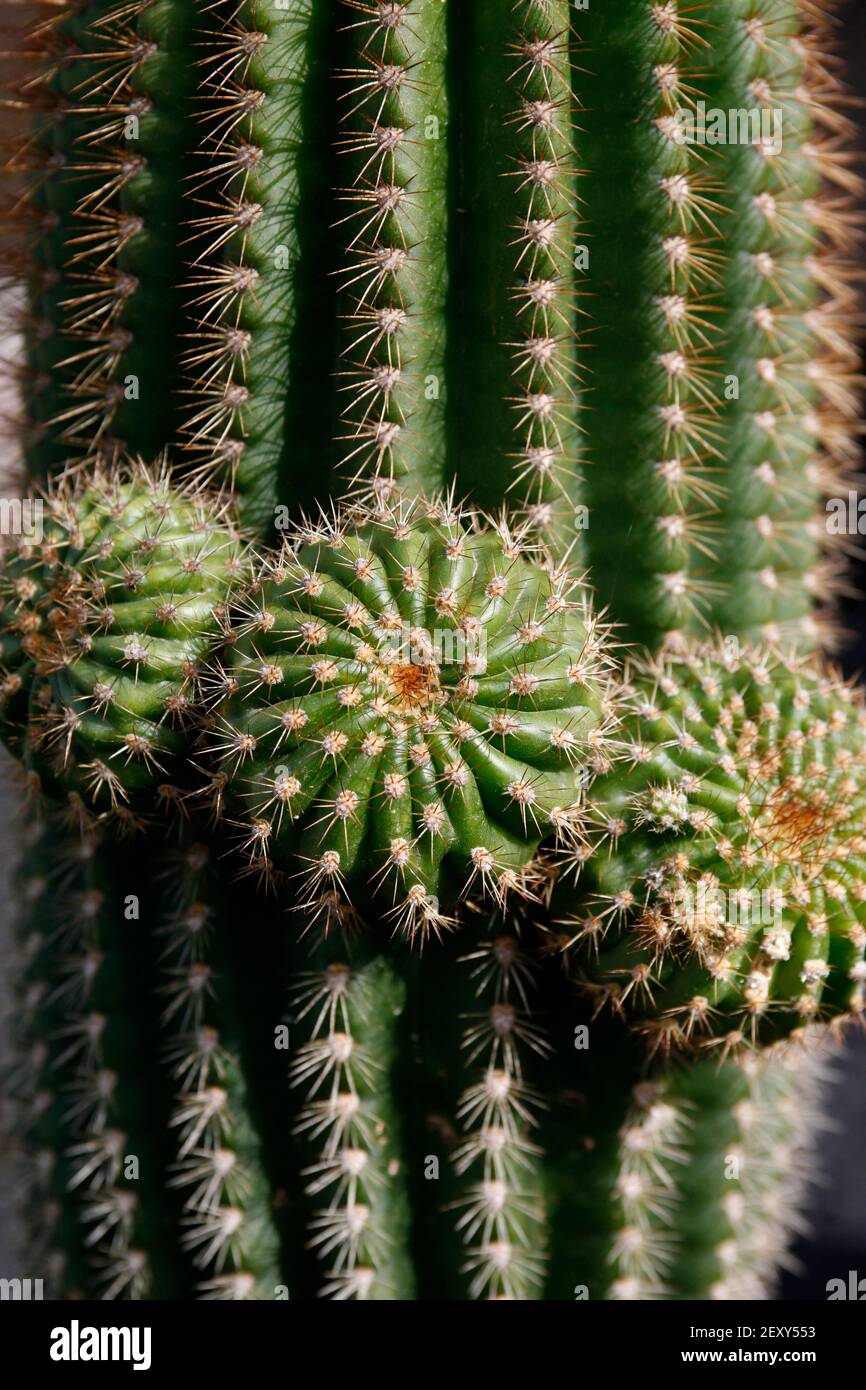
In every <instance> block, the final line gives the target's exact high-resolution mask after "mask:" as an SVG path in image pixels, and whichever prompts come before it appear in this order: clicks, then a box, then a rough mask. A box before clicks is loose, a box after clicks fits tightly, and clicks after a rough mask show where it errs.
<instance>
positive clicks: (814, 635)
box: [706, 0, 863, 649]
mask: <svg viewBox="0 0 866 1390" xmlns="http://www.w3.org/2000/svg"><path fill="white" fill-rule="evenodd" d="M711 8H712V12H711V13H709V14H708V20H710V21H711V22H713V23H714V24H715V26H716V28H715V30H714V35H713V47H714V62H713V67H714V72H713V84H712V106H713V107H714V108H716V109H719V108H721V109H722V110H723V111H725V112H727V111H729V110H733V111H737V112H738V111H743V112H745V114H746V115H747V117H748V119H749V122H750V137H749V138H750V143H746V144H743V145H741V146H739V147H736V148H734V149H733V150H730V151H727V152H726V158H725V159H724V161H720V162H714V165H713V167H714V169H715V173H716V177H717V178H718V180H719V182H720V193H719V199H720V201H721V202H722V203H723V204H724V206H725V210H726V211H725V216H724V218H723V220H722V222H721V223H720V228H721V231H722V233H723V236H724V248H725V262H726V264H725V269H724V275H723V278H722V281H721V286H720V288H721V296H720V300H719V303H718V308H719V309H720V310H721V314H720V317H719V320H718V322H719V327H720V330H721V334H720V341H719V343H718V348H717V350H718V351H719V358H720V360H719V370H720V371H721V372H722V373H723V374H724V381H725V401H724V403H723V404H722V406H721V408H720V417H719V425H720V435H719V440H718V445H719V453H720V462H719V468H718V475H717V476H718V481H719V483H720V484H721V485H722V487H723V492H722V494H721V495H720V498H719V537H718V543H717V545H716V547H715V552H714V557H713V560H712V562H711V564H710V565H709V567H708V575H709V578H710V579H711V580H712V581H714V582H716V583H717V584H718V583H719V581H724V582H723V583H721V585H720V587H719V589H718V595H717V596H716V595H715V594H714V595H713V597H712V600H711V602H710V603H709V605H708V608H707V612H706V618H707V621H708V622H710V623H711V624H713V625H715V626H718V627H719V628H720V629H721V631H723V632H733V631H737V632H740V633H742V634H743V635H744V636H746V637H749V638H751V639H752V640H755V641H769V642H776V643H781V644H783V645H785V646H789V645H792V644H793V645H796V646H797V647H799V648H801V649H802V648H804V647H805V648H806V649H808V648H810V647H813V646H815V645H816V643H818V642H819V639H821V638H822V637H824V636H826V637H830V638H832V636H833V631H834V629H833V625H832V621H831V617H830V610H831V607H832V600H833V597H834V595H835V594H836V593H838V591H839V584H840V582H841V581H840V558H841V557H840V556H839V555H838V553H837V554H833V553H832V543H831V541H830V540H829V538H828V526H827V521H828V518H827V514H826V512H825V511H824V509H823V499H824V497H825V496H826V495H830V496H833V495H834V494H840V493H842V492H844V491H845V490H846V489H847V486H848V478H849V475H850V472H851V470H852V468H856V466H857V459H858V452H857V446H856V439H855V434H856V416H857V414H858V409H859V402H858V400H857V394H856V388H857V382H858V376H857V372H858V366H857V352H856V347H855V346H854V342H853V314H854V311H855V295H854V289H853V284H852V264H851V260H850V257H851V254H852V252H853V251H855V250H856V248H857V247H858V245H859V244H860V240H861V235H860V228H859V225H858V219H857V217H856V216H855V215H854V200H855V198H856V197H857V195H858V194H861V193H862V188H863V184H862V180H861V179H860V177H859V175H858V174H857V172H856V169H855V168H854V161H853V158H852V156H851V155H850V154H849V152H848V149H847V140H848V139H849V138H850V134H851V124H850V120H849V118H848V117H847V116H846V114H845V105H846V98H845V95H844V89H843V87H842V84H841V82H840V80H839V78H838V75H837V72H836V68H835V66H834V64H833V62H832V60H830V61H829V62H828V60H827V58H826V56H825V44H826V38H827V32H828V20H827V16H826V15H824V14H820V13H816V12H813V11H811V10H809V9H808V8H807V7H804V6H803V5H801V4H796V3H790V2H789V0H764V3H762V4H759V5H754V4H751V3H749V4H746V3H736V4H730V5H728V4H725V5H722V6H713V7H711ZM752 113H754V116H753V114H752ZM758 120H759V121H760V130H759V131H756V130H755V125H756V122H757V121H758ZM734 392H735V393H736V394H735V395H733V397H732V398H730V397H731V396H732V393H734ZM825 552H827V553H825Z"/></svg>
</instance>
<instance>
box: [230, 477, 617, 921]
mask: <svg viewBox="0 0 866 1390" xmlns="http://www.w3.org/2000/svg"><path fill="white" fill-rule="evenodd" d="M533 558H534V557H533V553H532V549H531V547H529V548H528V547H527V545H526V544H525V542H524V541H523V540H522V538H521V536H520V535H519V534H518V535H513V534H511V533H509V532H508V530H507V529H504V528H501V527H500V528H488V529H486V530H485V529H482V528H480V527H479V525H478V523H477V519H474V518H472V517H471V516H470V517H467V518H461V516H460V514H459V512H457V511H456V510H455V509H453V508H452V507H451V506H450V505H448V504H442V505H431V504H419V503H414V502H406V503H404V502H402V501H398V502H397V503H396V504H395V503H392V504H389V505H387V506H384V507H382V508H379V509H374V510H373V511H368V510H361V511H358V512H356V513H354V514H353V513H351V512H347V513H346V514H344V515H336V516H335V517H334V518H324V517H323V519H322V520H321V522H319V523H315V522H313V523H310V524H309V525H308V526H306V527H304V528H302V529H301V530H300V531H299V533H298V536H297V538H296V541H295V542H294V543H293V544H292V545H290V546H289V547H287V548H286V549H285V550H284V551H283V552H282V553H281V554H280V556H279V557H278V558H276V559H270V560H268V561H266V564H265V567H264V569H263V571H262V573H261V575H260V578H259V582H258V584H257V586H256V587H255V588H254V589H253V591H252V593H251V594H250V596H249V598H248V599H247V600H245V601H244V602H242V603H241V604H240V605H239V607H238V617H237V620H236V622H235V626H234V631H235V634H236V639H237V640H236V641H235V643H234V645H233V646H232V647H231V649H230V652H229V661H228V665H227V668H226V669H225V670H224V671H222V670H220V671H217V673H216V675H215V681H214V683H215V685H216V688H217V693H218V694H221V693H225V695H226V697H227V702H226V704H225V706H224V708H223V709H221V710H220V712H219V714H218V719H217V728H216V731H215V733H214V735H213V738H212V744H213V746H214V747H215V748H216V750H217V751H218V752H219V754H220V756H221V759H222V767H223V770H224V775H225V776H226V777H227V778H228V779H229V782H230V793H231V796H232V797H233V798H234V799H235V800H238V801H239V802H240V804H241V805H242V806H243V807H245V808H246V814H247V818H248V819H247V826H246V830H245V836H246V839H245V844H246V847H247V850H248V851H249V853H250V855H251V857H252V859H253V861H254V862H256V861H257V862H258V863H259V864H260V865H261V866H262V868H263V869H265V870H268V869H269V868H270V866H271V864H272V863H273V864H274V865H276V867H277V868H278V869H280V870H282V871H284V872H289V873H294V874H297V875H299V876H300V877H301V878H302V882H303V887H302V890H301V894H300V898H301V901H302V902H303V903H304V906H305V907H306V908H307V909H308V910H311V911H314V910H315V911H322V912H325V913H326V914H327V913H329V912H331V911H333V910H335V909H336V910H337V914H338V915H339V907H340V904H341V903H346V902H348V901H349V900H350V898H351V895H352V890H353V889H355V890H357V891H358V892H360V893H361V894H367V893H368V892H369V884H370V880H372V886H373V888H374V890H378V891H379V892H380V894H381V897H382V899H383V900H384V901H385V902H387V901H388V899H390V903H391V906H390V907H389V908H388V909H387V911H386V915H385V920H386V921H387V922H390V923H391V924H392V925H393V926H394V928H395V930H397V929H399V930H402V931H404V932H405V933H406V934H407V935H408V936H410V937H414V936H416V935H420V936H421V938H422V939H423V938H424V937H425V936H426V935H428V934H429V933H431V932H433V933H437V934H438V932H439V931H440V930H441V929H442V927H443V926H445V925H447V920H446V917H445V913H446V910H447V905H448V903H449V902H451V903H453V902H454V900H455V899H456V897H457V896H459V894H460V893H461V892H465V891H467V890H468V889H471V888H475V887H477V888H479V889H481V890H482V891H486V892H490V893H492V894H493V896H494V897H503V896H504V895H505V894H506V893H507V892H508V890H509V889H516V890H521V889H523V890H525V889H526V886H527V885H525V884H524V883H523V879H522V876H523V875H524V873H525V871H526V870H530V879H531V865H532V860H533V858H534V855H535V853H536V850H537V848H538V846H539V843H540V842H541V841H542V839H544V838H549V839H551V840H556V841H558V842H560V843H565V844H568V843H572V842H574V841H575V839H576V838H577V837H578V836H579V833H580V826H581V821H582V816H583V811H582V799H583V794H582V788H583V785H584V783H585V780H586V777H585V774H586V770H587V768H588V767H590V766H591V765H593V764H594V763H595V761H596V760H597V759H599V758H600V757H601V755H602V750H603V747H604V741H605V720H606V717H607V714H606V708H605V691H606V683H607V657H606V648H605V644H604V633H603V630H602V629H601V628H600V627H599V626H598V624H597V622H596V620H595V619H594V618H593V616H592V614H591V612H590V611H589V609H588V608H587V606H586V603H585V594H584V591H583V588H582V585H581V583H580V581H579V580H578V579H577V577H576V576H573V575H570V574H569V573H568V572H567V571H564V570H559V569H556V567H555V566H553V565H552V564H550V563H547V564H545V563H539V562H538V561H535V563H533ZM542 559H543V557H542Z"/></svg>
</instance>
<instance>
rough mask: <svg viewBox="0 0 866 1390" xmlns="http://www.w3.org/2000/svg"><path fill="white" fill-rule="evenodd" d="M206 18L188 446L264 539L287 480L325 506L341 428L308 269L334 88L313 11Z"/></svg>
mask: <svg viewBox="0 0 866 1390" xmlns="http://www.w3.org/2000/svg"><path fill="white" fill-rule="evenodd" d="M208 16H209V18H210V19H211V20H212V22H213V29H212V31H211V32H209V33H208V34H207V35H206V36H205V37H204V39H203V40H202V42H203V45H204V57H203V60H202V79H201V86H200V89H199V93H198V106H199V112H198V120H199V127H200V147H199V151H198V156H199V158H198V167H197V168H196V170H195V173H194V176H193V180H192V190H193V193H194V194H195V196H196V203H197V207H196V212H195V215H194V216H191V217H190V218H189V221H190V230H191V233H192V238H193V240H192V253H193V254H192V267H191V270H190V273H189V275H188V277H187V279H188V292H189V297H190V312H191V315H192V317H193V321H194V329H193V332H192V333H191V342H190V344H189V346H188V347H187V349H186V352H185V355H184V369H185V387H184V389H185V391H186V393H187V394H188V395H189V396H190V397H191V404H190V405H189V407H188V409H187V412H186V421H185V430H184V442H185V443H186V445H187V447H188V449H189V451H190V454H191V457H192V459H193V460H194V462H195V463H196V464H197V465H198V466H199V467H200V468H202V469H203V470H204V472H205V473H206V474H207V475H210V474H212V472H213V470H214V467H216V468H217V469H218V470H219V475H220V476H221V477H222V478H228V479H229V480H230V481H231V482H232V484H233V486H234V487H235V488H236V489H237V491H238V493H239V495H240V497H241V500H242V514H243V519H244V521H245V523H246V524H247V525H249V526H250V527H252V528H255V529H257V530H259V531H261V532H262V533H264V534H265V535H267V534H268V533H269V531H270V529H271V527H272V526H273V525H274V519H275V508H276V507H277V506H278V505H280V504H281V503H282V502H283V497H282V493H281V491H280V488H281V484H282V485H285V482H286V480H287V479H290V480H291V481H292V485H293V486H294V487H295V488H296V489H299V490H300V492H301V494H302V495H306V496H310V493H311V489H312V490H313V495H315V492H316V491H318V493H319V495H321V493H322V491H323V489H322V488H320V487H317V486H315V479H314V477H311V473H312V474H315V471H316V470H317V469H319V470H321V468H322V463H321V456H322V454H323V453H324V454H327V452H328V444H329V431H330V430H331V427H332V423H333V422H332V419H331V405H330V399H331V394H332V388H331V383H330V373H331V372H332V371H333V366H334V363H333V353H332V351H331V348H332V344H333V334H332V333H331V332H330V331H329V328H328V326H327V325H323V324H322V323H321V322H319V321H318V317H319V316H320V310H319V309H318V308H317V307H316V308H314V306H313V303H312V302H311V301H312V299H313V298H314V297H315V296H314V295H313V292H312V290H311V289H310V287H305V285H304V283H303V280H302V279H301V273H302V272H301V270H300V268H299V258H300V256H301V252H302V250H303V252H304V254H305V256H306V255H310V256H311V257H312V259H313V260H315V253H314V252H312V251H311V247H310V238H309V235H308V233H307V230H306V229H305V224H304V214H305V213H306V214H308V215H309V216H310V217H313V218H315V217H317V216H319V215H321V203H322V199H321V197H318V198H317V194H316V188H315V186H314V184H315V181H316V179H317V178H318V177H319V173H318V171H317V168H316V165H317V159H318V158H320V159H321V161H322V162H323V163H324V164H326V165H327V162H328V155H327V141H326V140H323V141H322V142H321V144H320V145H317V147H316V149H315V150H313V151H311V152H309V153H306V152H305V148H304V146H305V142H306V141H307V140H308V139H309V134H308V126H309V124H310V123H312V122H315V123H316V124H319V123H320V122H321V120H322V117H321V112H320V111H318V112H317V111H316V109H315V107H314V106H313V105H312V104H311V96H312V99H315V98H316V97H317V96H319V95H320V94H323V93H326V92H327V91H328V88H327V86H326V79H325V77H324V76H323V75H322V73H321V71H320V70H321V69H322V67H323V65H324V63H325V62H326V61H327V57H328V52H329V48H328V45H329V36H328V18H327V16H326V15H325V13H324V9H322V10H318V8H317V9H316V12H314V7H313V4H312V3H311V0H291V3H289V4H280V3H277V2H276V0H244V3H242V4H239V5H234V6H232V5H226V6H222V5H220V6H214V7H212V9H211V10H210V11H208ZM320 89H321V92H320ZM317 240H321V236H320V235H317ZM322 288H323V287H322V286H320V285H318V284H317V286H316V293H317V294H318V295H319V297H320V298H321V291H322ZM308 359H311V360H312V361H313V362H314V364H315V365H316V366H317V367H318V368H319V377H320V378H322V379H321V380H317V379H316V377H315V376H314V375H313V374H312V373H311V372H310V371H308V369H307V368H306V366H305V363H306V362H307V360H308ZM320 359H321V360H320ZM316 405H318V407H319V411H320V414H321V416H322V417H323V418H321V419H318V420H317V419H316V418H315V407H316ZM308 439H311V440H313V441H315V445H316V446H317V454H318V457H316V455H315V454H314V452H313V449H312V448H307V447H306V441H307V440H308ZM296 456H297V460H298V463H297V466H296ZM301 460H302V461H303V462H302V464H301V463H300V461H301Z"/></svg>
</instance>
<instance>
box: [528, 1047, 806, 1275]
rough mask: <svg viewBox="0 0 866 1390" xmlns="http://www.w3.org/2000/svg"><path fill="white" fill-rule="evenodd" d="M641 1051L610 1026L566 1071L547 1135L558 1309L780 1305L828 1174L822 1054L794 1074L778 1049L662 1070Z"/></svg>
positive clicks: (559, 1077) (560, 1070) (560, 1068)
mask: <svg viewBox="0 0 866 1390" xmlns="http://www.w3.org/2000/svg"><path fill="white" fill-rule="evenodd" d="M553 1041H555V1042H558V1039H553ZM564 1041H565V1042H566V1043H567V1039H564ZM602 1052H603V1056H604V1064H603V1066H599V1059H600V1057H601V1055H602ZM639 1054H640V1049H639V1048H637V1049H636V1048H635V1047H634V1046H632V1047H631V1048H629V1046H628V1045H627V1040H626V1038H625V1037H624V1035H623V1034H622V1032H621V1030H620V1029H619V1028H616V1030H615V1031H612V1030H611V1027H610V1026H607V1025H599V1024H598V1023H595V1024H592V1025H591V1026H590V1045H589V1048H588V1049H587V1051H585V1052H582V1053H573V1055H572V1057H571V1058H568V1057H567V1053H566V1052H565V1050H564V1051H563V1053H562V1054H561V1056H562V1057H563V1058H565V1059H566V1060H565V1064H564V1065H563V1063H562V1062H561V1061H559V1060H557V1062H556V1063H555V1067H556V1077H555V1079H554V1080H553V1090H552V1095H553V1096H554V1098H555V1099H554V1103H553V1104H552V1106H551V1110H550V1113H549V1116H545V1117H543V1120H542V1125H541V1129H540V1134H539V1142H540V1143H542V1144H543V1145H545V1146H546V1147H547V1149H548V1153H549V1158H548V1162H547V1165H546V1173H547V1177H548V1190H549V1193H550V1196H549V1206H550V1230H551V1243H550V1252H549V1273H548V1280H547V1286H546V1297H549V1298H562V1299H575V1300H577V1301H578V1302H582V1301H584V1300H589V1301H590V1302H592V1301H595V1300H597V1299H604V1300H616V1301H620V1300H623V1301H629V1302H631V1301H644V1300H649V1301H658V1300H671V1299H686V1300H702V1301H703V1300H706V1301H716V1300H723V1301H727V1300H731V1299H734V1300H736V1299H743V1300H761V1299H768V1298H772V1297H774V1295H775V1284H776V1279H777V1277H778V1271H779V1269H780V1268H782V1267H784V1266H785V1265H786V1264H789V1263H790V1248H791V1244H792V1242H793V1239H794V1237H795V1236H796V1234H797V1233H798V1231H799V1230H800V1229H801V1222H802V1218H801V1217H800V1215H799V1212H800V1209H801V1207H802V1203H803V1195H804V1191H805V1189H806V1187H807V1186H808V1184H809V1183H810V1182H812V1181H814V1177H815V1160H814V1144H815V1135H816V1132H817V1129H818V1128H819V1126H820V1123H821V1119H820V1111H821V1105H822V1101H823V1099H824V1098H825V1095H826V1080H827V1075H826V1065H825V1064H824V1063H823V1062H822V1061H821V1058H820V1053H819V1052H817V1051H816V1050H815V1049H814V1048H811V1049H805V1048H798V1050H797V1055H796V1064H794V1065H792V1064H791V1060H790V1059H787V1058H786V1054H785V1052H784V1051H782V1052H779V1051H778V1049H770V1050H769V1051H768V1052H766V1053H764V1054H761V1055H751V1056H744V1057H742V1058H740V1059H738V1060H734V1059H733V1058H728V1059H727V1060H726V1061H724V1062H723V1063H721V1065H720V1064H719V1061H718V1059H705V1060H700V1061H689V1062H688V1063H686V1064H683V1063H680V1064H678V1065H676V1066H674V1067H673V1068H670V1067H656V1068H654V1069H652V1070H651V1071H650V1072H649V1074H647V1072H646V1069H645V1067H644V1066H643V1065H642V1059H641V1057H640V1055H639ZM559 1056H560V1054H559V1050H558V1048H557V1058H559Z"/></svg>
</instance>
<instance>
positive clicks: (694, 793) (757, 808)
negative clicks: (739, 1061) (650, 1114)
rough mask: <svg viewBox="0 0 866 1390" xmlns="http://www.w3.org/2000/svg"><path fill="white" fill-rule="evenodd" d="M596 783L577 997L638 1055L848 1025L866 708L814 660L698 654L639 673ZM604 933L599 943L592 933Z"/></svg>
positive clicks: (865, 885) (862, 890)
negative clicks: (608, 1017)
mask: <svg viewBox="0 0 866 1390" xmlns="http://www.w3.org/2000/svg"><path fill="white" fill-rule="evenodd" d="M628 704H629V708H630V713H629V714H628V715H627V716H625V722H624V731H625V735H626V744H625V754H626V757H627V759H628V762H629V769H628V772H627V773H626V772H617V773H615V774H613V775H611V776H610V777H608V778H606V779H603V780H602V781H601V782H599V783H598V784H597V797H598V808H599V809H598V817H599V826H600V835H601V838H602V840H604V841H607V842H609V843H611V844H612V845H613V846H614V847H615V851H616V852H615V853H614V854H608V853H607V852H606V851H605V852H603V853H597V854H596V855H595V856H594V857H592V858H591V859H590V861H589V873H590V877H591V879H592V880H593V881H594V883H595V887H596V889H598V890H600V896H599V899H598V901H597V903H596V904H595V906H594V907H593V908H592V910H591V912H590V915H589V916H588V917H587V918H586V919H585V920H584V921H582V922H580V923H579V924H578V925H577V935H578V937H580V938H583V939H584V940H591V941H592V942H593V944H594V947H595V948H596V949H598V948H599V945H600V964H599V968H598V970H595V969H593V970H592V971H591V975H592V981H593V983H592V985H591V988H592V989H593V990H594V991H597V992H598V993H599V994H600V995H601V996H602V997H606V998H608V999H609V1000H610V1002H611V1003H613V1004H614V1005H615V1006H616V1007H617V1008H623V1009H625V1010H627V1012H628V1013H629V1014H630V1015H632V1016H633V1017H634V1018H635V1019H636V1020H638V1026H640V1027H641V1028H643V1029H644V1030H645V1031H646V1032H647V1034H648V1035H649V1036H650V1038H651V1040H652V1042H653V1045H654V1046H660V1047H663V1048H665V1049H667V1048H669V1047H671V1046H685V1047H689V1046H693V1045H698V1046H707V1045H710V1046H712V1045H715V1044H716V1042H718V1040H719V1039H720V1038H722V1039H723V1040H724V1046H725V1047H726V1048H727V1047H730V1046H734V1045H736V1044H737V1043H741V1042H743V1041H744V1040H746V1041H754V1040H756V1039H761V1040H770V1039H773V1038H776V1037H780V1036H784V1035H786V1034H788V1033H790V1032H791V1031H792V1030H797V1029H801V1028H802V1027H803V1026H804V1025H806V1024H807V1023H809V1022H810V1021H812V1020H814V1019H816V1018H820V1017H822V1016H828V1017H835V1016H837V1015H839V1014H843V1013H845V1012H846V1011H854V1012H861V1011H862V1008H863V997H864V996H863V987H864V979H866V969H864V961H863V956H864V946H866V929H864V924H866V837H864V834H863V816H864V808H866V706H864V702H863V698H862V696H861V695H860V694H859V693H858V692H857V691H855V690H854V689H853V688H852V687H851V686H849V685H847V684H845V683H844V682H843V681H841V680H839V679H836V678H834V677H833V676H832V675H828V674H827V673H826V672H824V671H823V670H822V669H821V668H820V667H819V666H818V665H817V664H816V663H814V662H812V661H809V660H806V659H802V660H799V661H796V660H795V661H790V662H789V661H788V660H786V659H783V658H782V657H780V656H779V655H776V654H773V653H771V652H766V651H761V650H750V649H746V650H745V651H739V650H738V651H737V652H736V653H734V652H731V651H728V652H726V651H725V650H723V649H717V648H712V647H704V648H699V649H696V650H694V651H692V652H690V653H688V654H680V655H672V656H669V657H665V658H663V659H659V660H658V661H655V662H649V663H647V664H646V665H642V666H638V667H637V668H636V669H635V671H634V672H633V676H632V680H631V683H630V686H629V690H628ZM608 927H610V928H613V930H612V932H611V937H612V939H613V940H612V941H611V937H608V935H607V928H608Z"/></svg>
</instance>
